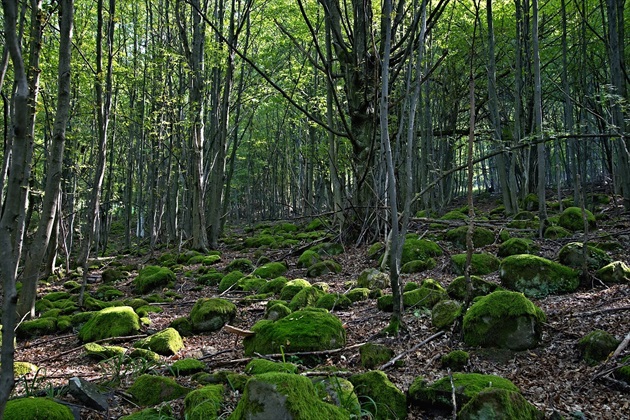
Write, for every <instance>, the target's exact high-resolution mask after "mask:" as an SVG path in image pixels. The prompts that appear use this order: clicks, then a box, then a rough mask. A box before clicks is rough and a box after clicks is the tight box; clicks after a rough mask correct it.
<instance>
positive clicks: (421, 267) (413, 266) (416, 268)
mask: <svg viewBox="0 0 630 420" xmlns="http://www.w3.org/2000/svg"><path fill="white" fill-rule="evenodd" d="M436 266H437V262H436V261H435V259H434V258H430V257H429V258H427V259H426V260H414V261H409V262H408V263H406V264H405V265H403V266H402V267H401V269H400V272H401V273H403V274H412V273H421V272H423V271H426V270H432V269H434V268H435V267H436Z"/></svg>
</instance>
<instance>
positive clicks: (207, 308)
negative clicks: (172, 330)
mask: <svg viewBox="0 0 630 420" xmlns="http://www.w3.org/2000/svg"><path fill="white" fill-rule="evenodd" d="M235 316H236V306H235V305H234V304H233V303H232V302H230V301H228V300H225V299H221V298H201V299H199V300H198V301H197V302H196V303H195V306H193V308H192V310H191V312H190V322H191V323H192V327H193V329H194V330H195V331H198V332H211V331H217V330H220V329H221V328H223V326H224V325H225V324H226V323H228V322H231V321H232V320H233V319H234V317H235Z"/></svg>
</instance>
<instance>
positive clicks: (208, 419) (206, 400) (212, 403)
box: [184, 385, 225, 420]
mask: <svg viewBox="0 0 630 420" xmlns="http://www.w3.org/2000/svg"><path fill="white" fill-rule="evenodd" d="M224 392H225V389H224V387H223V385H208V386H204V387H202V388H199V389H195V390H194V391H191V392H189V393H188V394H187V395H186V398H184V415H185V418H186V419H187V420H214V419H218V418H219V412H220V411H221V404H222V403H223V398H224V397H223V394H224Z"/></svg>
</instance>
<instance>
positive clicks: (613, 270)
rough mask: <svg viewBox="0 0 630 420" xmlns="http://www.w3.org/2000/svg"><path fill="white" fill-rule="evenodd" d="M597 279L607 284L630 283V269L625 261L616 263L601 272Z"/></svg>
mask: <svg viewBox="0 0 630 420" xmlns="http://www.w3.org/2000/svg"><path fill="white" fill-rule="evenodd" d="M596 277H597V278H598V279H600V280H601V281H603V282H604V283H606V284H612V283H628V282H630V267H628V266H627V265H626V263H624V262H623V261H614V262H612V263H610V264H608V265H606V266H604V267H602V268H600V269H599V270H597V273H596Z"/></svg>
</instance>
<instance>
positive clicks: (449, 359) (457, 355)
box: [440, 350, 470, 372]
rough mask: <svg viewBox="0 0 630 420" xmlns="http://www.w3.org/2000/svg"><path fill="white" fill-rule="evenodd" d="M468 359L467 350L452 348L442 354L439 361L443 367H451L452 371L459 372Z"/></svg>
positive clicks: (464, 366)
mask: <svg viewBox="0 0 630 420" xmlns="http://www.w3.org/2000/svg"><path fill="white" fill-rule="evenodd" d="M469 360H470V354H468V352H467V351H464V350H453V351H452V352H450V353H448V354H445V355H444V356H442V358H441V359H440V363H441V365H442V367H443V368H448V369H451V370H452V371H454V372H461V371H462V370H464V369H465V368H466V366H467V365H468V361H469Z"/></svg>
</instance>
